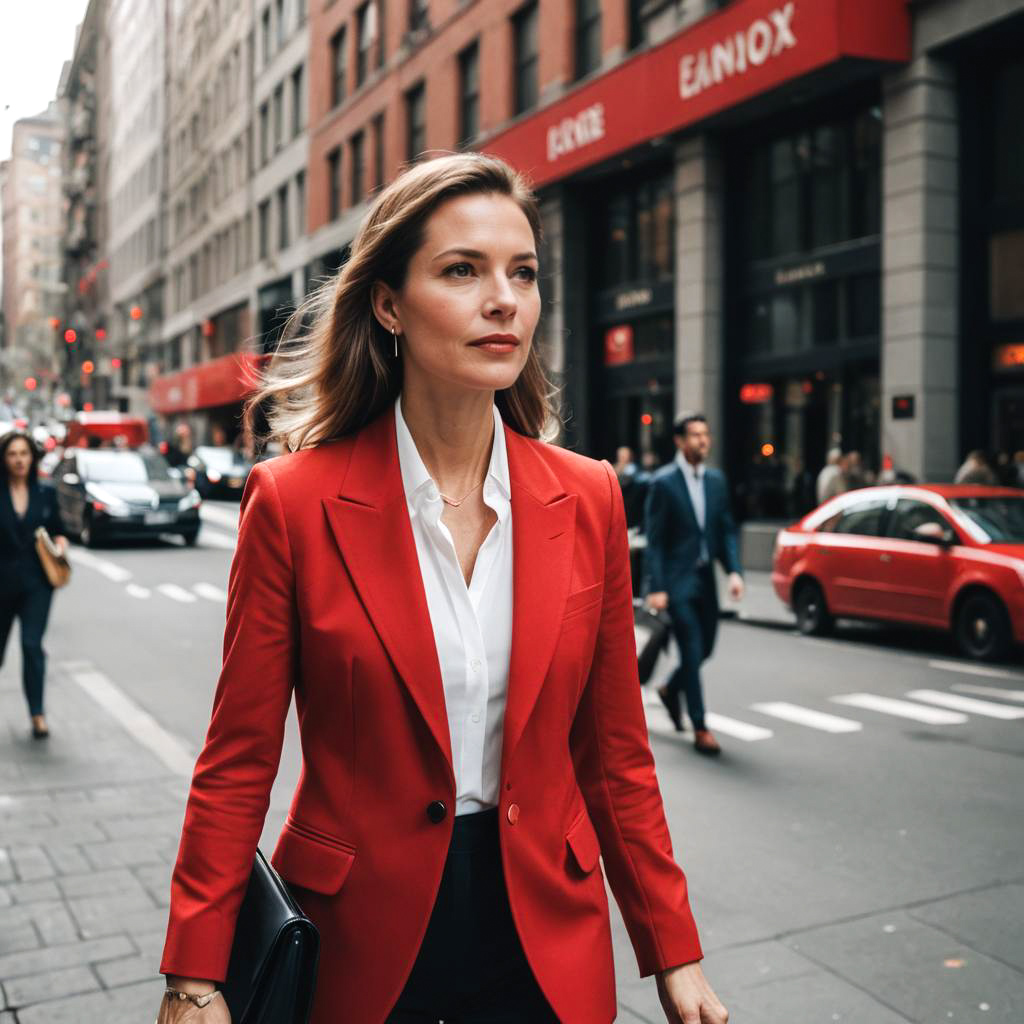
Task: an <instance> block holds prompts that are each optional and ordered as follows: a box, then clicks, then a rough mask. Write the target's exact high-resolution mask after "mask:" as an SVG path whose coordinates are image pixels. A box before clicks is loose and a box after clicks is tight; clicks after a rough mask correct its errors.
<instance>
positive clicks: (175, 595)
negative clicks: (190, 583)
mask: <svg viewBox="0 0 1024 1024" xmlns="http://www.w3.org/2000/svg"><path fill="white" fill-rule="evenodd" d="M156 589H157V590H159V591H160V593H161V594H163V595H164V597H169V598H170V599H171V600H172V601H180V602H181V603H182V604H191V603H192V602H193V601H198V600H199V599H198V598H197V597H196V595H195V594H191V593H189V592H188V591H187V590H186V589H185V588H184V587H179V586H178V584H177V583H161V584H160V585H159V586H158V587H157V588H156Z"/></svg>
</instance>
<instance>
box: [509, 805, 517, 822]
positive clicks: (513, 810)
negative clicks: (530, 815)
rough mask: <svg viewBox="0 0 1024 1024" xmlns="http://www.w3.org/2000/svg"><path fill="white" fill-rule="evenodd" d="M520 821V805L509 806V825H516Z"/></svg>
mask: <svg viewBox="0 0 1024 1024" xmlns="http://www.w3.org/2000/svg"><path fill="white" fill-rule="evenodd" d="M518 820H519V804H509V805H508V823H509V824H510V825H514V824H515V823H516V822H517V821H518Z"/></svg>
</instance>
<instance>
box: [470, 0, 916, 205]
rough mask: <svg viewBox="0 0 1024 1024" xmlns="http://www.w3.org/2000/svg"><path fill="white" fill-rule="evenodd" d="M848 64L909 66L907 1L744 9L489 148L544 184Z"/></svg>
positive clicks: (772, 0)
mask: <svg viewBox="0 0 1024 1024" xmlns="http://www.w3.org/2000/svg"><path fill="white" fill-rule="evenodd" d="M845 58H852V59H855V60H861V61H864V60H867V61H879V62H905V61H908V60H910V14H909V12H908V10H907V5H906V2H905V0H788V2H786V0H738V2H736V3H732V4H729V6H728V7H726V8H724V9H723V10H721V11H719V12H718V13H717V14H714V15H712V16H710V17H708V18H705V19H704V20H703V21H701V22H699V23H698V24H697V25H694V26H693V28H691V29H689V30H687V31H685V32H681V33H680V34H679V35H677V36H674V37H673V38H671V39H669V40H666V41H665V42H664V43H662V44H661V45H660V46H657V47H655V48H654V49H652V50H649V51H647V52H646V53H643V54H640V55H638V56H636V57H634V58H633V59H631V60H627V61H626V62H625V63H623V64H621V65H619V66H618V67H617V68H615V69H614V70H612V71H610V72H608V74H606V75H602V76H601V77H600V78H598V79H596V80H595V81H593V82H591V83H589V84H587V85H585V86H583V87H582V88H580V89H577V90H576V91H574V92H573V93H572V94H571V95H569V96H567V97H565V98H564V99H562V100H559V101H558V102H557V103H555V104H552V105H551V106H550V107H548V108H546V109H545V110H543V111H541V112H540V113H539V114H537V115H536V116H534V117H531V118H529V119H527V120H525V121H523V122H521V123H520V124H517V125H516V126H515V127H513V128H510V129H508V130H507V131H505V132H503V133H501V134H500V135H498V136H496V137H495V138H494V139H492V140H491V141H490V142H488V143H487V144H486V145H485V146H484V149H485V150H486V151H487V152H488V153H494V154H495V155H496V156H500V157H503V158H504V159H506V160H508V161H509V162H510V163H512V164H513V165H514V166H516V167H518V168H520V169H521V170H523V171H525V172H526V173H527V174H528V175H529V176H530V177H531V178H532V180H533V182H534V184H535V185H538V186H540V185H545V184H547V183H548V182H551V181H556V180H557V179H559V178H563V177H565V176H566V175H568V174H572V173H574V172H575V171H578V170H580V169H581V168H583V167H587V166H589V165H591V164H594V163H597V162H599V161H600V160H604V159H606V158H608V157H610V156H612V155H614V154H615V153H618V152H621V151H622V150H626V149H629V148H630V147H632V146H635V145H638V144H639V143H641V142H644V141H646V140H647V139H652V138H655V137H657V136H659V135H664V134H667V133H669V132H675V131H679V130H680V129H681V128H685V127H687V126H689V125H693V124H696V123H698V122H700V121H702V120H704V119H706V118H708V117H711V116H713V115H715V114H719V113H721V112H722V111H724V110H727V109H729V108H730V107H734V106H737V105H738V104H740V103H743V102H745V101H746V100H749V99H752V98H754V97H755V96H758V95H760V94H762V93H766V92H769V91H770V90H772V89H775V88H777V87H778V86H780V85H783V84H785V83H786V82H790V81H793V80H794V79H796V78H799V77H801V76H803V75H806V74H809V73H810V72H812V71H817V70H819V69H821V68H824V67H826V66H828V65H830V64H834V63H836V62H838V61H840V60H843V59H845Z"/></svg>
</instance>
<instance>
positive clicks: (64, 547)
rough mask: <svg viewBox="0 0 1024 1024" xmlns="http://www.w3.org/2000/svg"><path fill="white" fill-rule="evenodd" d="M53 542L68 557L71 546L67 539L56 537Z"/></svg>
mask: <svg viewBox="0 0 1024 1024" xmlns="http://www.w3.org/2000/svg"><path fill="white" fill-rule="evenodd" d="M53 542H54V544H56V545H57V549H58V550H59V551H60V553H61V554H62V555H67V553H68V548H69V547H70V546H71V545H70V543H69V542H68V539H67V537H54V538H53Z"/></svg>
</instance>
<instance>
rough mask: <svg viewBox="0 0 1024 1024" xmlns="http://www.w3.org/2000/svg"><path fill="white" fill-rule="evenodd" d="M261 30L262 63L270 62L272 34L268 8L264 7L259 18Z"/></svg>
mask: <svg viewBox="0 0 1024 1024" xmlns="http://www.w3.org/2000/svg"><path fill="white" fill-rule="evenodd" d="M260 25H261V32H262V38H263V63H264V64H269V63H270V56H271V53H272V52H273V36H272V35H271V33H270V8H269V7H265V8H264V10H263V17H262V19H261V20H260Z"/></svg>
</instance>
